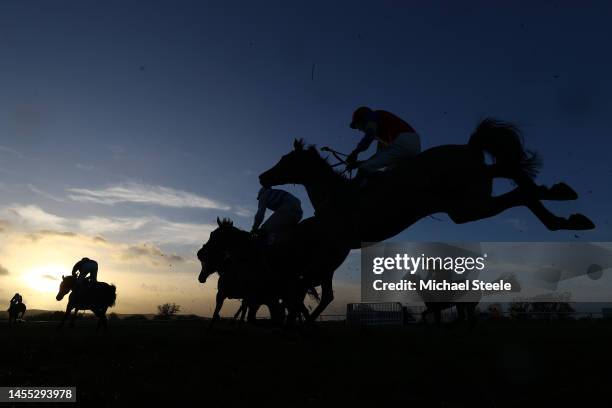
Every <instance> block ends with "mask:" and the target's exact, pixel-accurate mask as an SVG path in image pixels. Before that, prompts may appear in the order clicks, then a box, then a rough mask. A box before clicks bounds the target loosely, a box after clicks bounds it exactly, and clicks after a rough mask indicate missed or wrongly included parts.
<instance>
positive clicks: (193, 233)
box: [0, 204, 216, 245]
mask: <svg viewBox="0 0 612 408" xmlns="http://www.w3.org/2000/svg"><path fill="white" fill-rule="evenodd" d="M0 215H6V216H7V218H9V219H10V220H11V221H12V222H13V223H14V224H15V225H17V226H21V227H22V228H21V229H22V230H25V231H26V232H27V234H26V237H27V238H29V239H30V240H32V241H35V240H39V239H41V238H43V237H46V236H52V235H56V236H60V235H61V236H74V235H76V234H83V235H86V236H91V237H93V238H92V239H94V240H96V242H98V243H104V242H105V241H106V238H105V237H102V236H100V235H110V236H112V237H113V238H115V239H120V240H122V241H125V242H153V243H156V244H174V245H195V244H201V243H202V242H203V241H205V240H206V239H207V237H208V235H209V234H210V232H211V231H213V230H214V229H215V228H216V226H215V225H212V224H199V223H182V222H173V221H170V220H167V219H164V218H160V217H156V216H148V217H99V216H90V217H84V218H65V217H60V216H58V215H55V214H51V213H49V212H46V211H45V210H43V209H42V208H40V207H38V206H35V205H19V204H13V205H11V206H10V207H8V208H5V209H0ZM4 223H6V225H7V226H8V225H9V224H8V222H7V221H2V220H0V229H1V228H2V227H3V225H5V224H4Z"/></svg>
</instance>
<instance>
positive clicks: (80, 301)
mask: <svg viewBox="0 0 612 408" xmlns="http://www.w3.org/2000/svg"><path fill="white" fill-rule="evenodd" d="M76 282H77V278H76V277H75V276H71V275H69V276H62V282H61V283H60V287H59V292H58V293H57V296H56V297H55V298H56V299H57V300H58V301H60V300H62V299H63V298H64V296H66V295H67V294H68V293H69V292H71V291H72V293H70V296H69V297H68V305H66V313H65V314H64V318H63V319H62V321H61V322H60V324H59V326H58V329H61V328H62V327H63V326H64V323H65V322H66V319H67V318H68V316H70V312H71V311H72V309H74V315H73V316H72V319H71V320H70V326H74V322H75V320H76V318H77V314H78V313H79V310H91V311H92V312H93V313H94V315H96V317H97V318H98V319H99V320H98V325H97V327H96V330H97V329H99V328H100V327H102V326H104V329H107V327H108V323H107V321H106V311H107V310H108V308H109V307H112V306H114V305H115V300H116V299H117V288H116V287H115V285H109V284H108V283H105V282H92V283H91V284H90V283H88V282H83V284H82V285H76ZM75 286H78V287H76V288H75Z"/></svg>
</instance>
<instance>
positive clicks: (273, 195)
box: [257, 187, 301, 211]
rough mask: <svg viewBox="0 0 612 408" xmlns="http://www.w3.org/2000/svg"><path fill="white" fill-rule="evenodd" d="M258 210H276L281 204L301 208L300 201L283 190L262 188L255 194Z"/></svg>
mask: <svg viewBox="0 0 612 408" xmlns="http://www.w3.org/2000/svg"><path fill="white" fill-rule="evenodd" d="M257 199H258V200H259V209H264V211H265V209H266V208H268V209H270V210H272V211H276V210H278V209H279V208H280V207H281V206H282V205H283V204H289V205H292V206H295V207H297V208H301V202H300V199H299V198H297V197H295V196H294V195H293V194H291V193H288V192H286V191H284V190H276V189H273V188H265V187H262V188H261V189H260V190H259V194H257Z"/></svg>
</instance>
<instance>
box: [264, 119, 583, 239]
mask: <svg viewBox="0 0 612 408" xmlns="http://www.w3.org/2000/svg"><path fill="white" fill-rule="evenodd" d="M485 153H489V154H490V155H491V156H492V158H493V159H494V160H495V162H494V163H493V164H487V163H486V161H485ZM538 168H539V158H538V156H537V155H535V154H533V153H530V152H528V151H527V150H525V149H524V147H523V144H522V139H521V137H520V134H519V131H518V129H517V128H516V127H515V126H513V125H512V124H509V123H504V122H498V121H495V120H493V119H487V120H484V121H483V122H482V123H481V124H480V125H479V126H478V128H477V129H476V131H475V132H474V133H473V134H472V136H471V137H470V140H469V142H468V144H466V145H443V146H438V147H433V148H431V149H428V150H425V151H424V152H422V153H420V154H419V155H417V156H416V157H414V158H413V159H410V160H406V161H405V162H404V163H402V164H401V165H399V166H397V167H396V168H393V169H391V170H388V171H385V172H381V173H378V174H375V175H372V176H371V177H370V178H369V179H368V181H367V182H366V183H365V185H364V186H358V185H357V183H352V182H351V181H350V180H349V179H346V178H345V177H342V176H341V175H340V174H338V173H337V172H336V171H334V170H333V168H332V167H331V166H330V165H329V164H328V163H327V161H326V160H325V159H323V158H322V157H321V156H320V155H319V153H318V151H317V150H316V149H315V148H314V147H313V146H311V147H309V148H305V147H304V143H303V142H302V141H298V140H296V141H295V143H294V150H293V151H292V152H290V153H288V154H286V155H285V156H283V157H282V158H281V160H280V161H279V162H278V163H277V164H276V165H275V166H274V167H273V168H271V169H270V170H268V171H266V172H264V173H262V174H261V175H260V176H259V179H260V182H261V184H262V185H263V186H266V187H271V186H275V185H280V184H302V185H304V186H305V187H306V191H307V193H308V196H309V198H310V201H311V202H312V205H313V207H314V208H315V214H316V215H317V217H324V218H327V219H330V220H334V221H335V222H336V223H342V225H343V228H344V230H345V231H346V233H347V234H349V235H350V236H351V246H352V247H353V248H359V247H360V243H361V242H379V241H382V240H385V239H387V238H390V237H392V236H394V235H396V234H398V233H399V232H401V231H402V230H404V229H405V228H407V227H409V226H410V225H412V224H414V223H415V222H417V221H418V220H420V219H421V218H423V217H426V216H428V215H431V214H434V213H439V212H444V213H447V214H448V215H449V216H450V218H451V219H452V220H453V221H454V222H455V223H458V224H461V223H466V222H469V221H475V220H479V219H483V218H488V217H492V216H495V215H497V214H499V213H501V212H502V211H504V210H506V209H509V208H512V207H517V206H526V207H527V208H529V209H530V210H531V211H532V213H533V214H534V215H535V216H536V217H537V218H538V219H539V220H540V221H541V222H542V223H543V224H544V225H545V226H546V227H547V228H548V229H550V230H561V229H567V230H584V229H592V228H594V227H595V225H594V224H593V223H592V222H591V221H590V220H589V219H588V218H587V217H585V216H584V215H582V214H573V215H571V216H570V217H569V218H563V217H558V216H555V215H554V214H552V213H551V212H550V211H548V210H547V209H546V208H545V207H544V206H543V205H542V203H541V201H540V200H560V201H561V200H575V199H576V198H577V197H578V195H577V194H576V192H575V191H574V190H573V189H572V188H570V187H569V186H568V185H566V184H564V183H558V184H555V185H554V186H552V187H550V188H549V187H545V186H539V185H536V184H535V183H534V181H533V178H534V177H535V176H536V174H537V171H538ZM496 177H502V178H509V179H511V180H513V181H514V182H516V184H517V187H516V188H514V189H513V190H512V191H510V192H508V193H505V194H502V195H500V196H495V197H494V196H492V188H493V179H494V178H496Z"/></svg>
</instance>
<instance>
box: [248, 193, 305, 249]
mask: <svg viewBox="0 0 612 408" xmlns="http://www.w3.org/2000/svg"><path fill="white" fill-rule="evenodd" d="M257 200H258V201H259V204H258V208H257V214H255V220H254V221H253V228H252V229H251V232H256V231H260V232H262V233H264V234H265V235H267V237H268V244H269V245H271V244H272V243H273V241H274V237H275V235H276V234H278V233H282V232H284V231H287V230H290V229H291V228H292V227H294V226H295V225H297V224H298V223H299V222H300V220H301V219H302V203H301V202H300V200H299V199H298V198H297V197H295V196H294V195H292V194H291V193H288V192H286V191H284V190H278V189H273V188H266V187H262V188H261V189H260V190H259V193H258V194H257ZM267 209H270V210H272V211H274V213H273V214H272V215H270V217H268V219H267V220H266V222H264V223H263V225H261V223H262V221H263V219H264V216H265V215H266V210H267ZM260 225H261V227H260Z"/></svg>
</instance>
